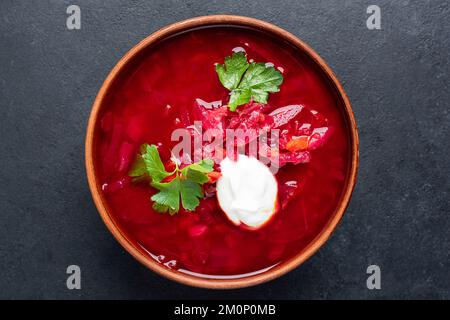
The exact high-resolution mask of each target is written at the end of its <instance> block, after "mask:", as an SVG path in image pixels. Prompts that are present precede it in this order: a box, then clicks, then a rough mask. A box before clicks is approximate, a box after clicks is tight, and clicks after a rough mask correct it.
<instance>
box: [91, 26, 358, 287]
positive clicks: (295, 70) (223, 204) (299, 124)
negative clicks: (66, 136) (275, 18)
mask: <svg viewBox="0 0 450 320" xmlns="http://www.w3.org/2000/svg"><path fill="white" fill-rule="evenodd" d="M104 104H106V105H107V107H106V108H103V110H102V111H101V112H100V114H99V124H98V129H97V130H96V134H95V144H94V153H95V155H96V156H95V159H96V163H95V167H96V171H97V175H98V180H99V181H100V184H101V192H102V196H103V198H104V201H105V202H106V205H107V208H108V211H109V213H110V215H111V216H112V217H113V219H114V221H115V223H116V224H117V225H119V226H120V228H121V230H122V231H123V232H125V233H126V234H127V237H128V238H129V239H131V240H132V241H133V242H134V243H135V245H136V246H139V247H140V248H142V250H144V251H145V252H146V253H147V254H148V255H149V256H151V257H152V258H154V259H155V260H156V261H157V262H159V263H160V264H162V265H164V266H165V267H167V268H170V269H175V270H178V271H180V272H184V273H188V274H192V275H196V276H199V277H210V278H215V277H216V278H227V277H229V278H233V277H242V276H245V275H249V274H255V273H258V272H263V271H265V270H268V269H270V268H272V267H274V266H276V265H278V264H280V263H282V262H284V261H287V260H289V259H290V258H292V257H293V256H295V255H296V254H298V252H300V251H302V250H303V249H305V248H306V247H307V246H308V245H309V244H310V243H311V242H312V241H313V240H314V239H315V237H317V236H318V235H319V234H320V232H321V231H322V230H323V228H324V227H325V226H326V224H327V222H328V221H329V220H330V219H331V218H332V216H333V214H334V212H335V210H336V208H337V207H338V205H339V202H340V199H341V197H342V194H343V193H344V191H345V189H346V185H347V177H348V173H349V170H350V163H351V142H350V141H351V140H350V137H349V133H348V128H347V124H346V120H345V116H344V114H343V111H342V110H343V102H342V101H341V99H340V98H339V95H338V94H337V93H336V90H335V88H334V87H333V85H332V84H331V82H330V81H329V79H328V78H327V77H326V76H325V75H324V73H323V71H322V70H321V69H320V68H319V67H318V66H317V65H316V64H315V62H314V61H312V60H311V58H309V57H308V56H307V55H306V54H304V53H301V52H299V51H298V49H296V48H294V47H293V46H290V45H289V44H287V43H285V42H282V41H281V40H278V39H276V38H274V37H273V36H271V35H269V34H266V33H264V32H262V31H257V30H253V29H250V28H243V27H237V26H211V27H206V28H198V29H193V30H189V31H186V32H183V33H179V34H176V35H174V36H171V37H169V38H167V39H164V40H161V41H159V42H157V43H156V44H155V45H153V46H151V47H149V48H147V49H146V50H144V52H143V53H141V54H140V55H139V56H138V57H137V58H136V59H135V61H133V63H132V64H130V65H129V66H128V69H127V72H124V73H122V74H121V76H120V77H119V78H118V79H117V81H115V83H114V86H113V90H111V92H110V94H109V95H108V96H107V98H106V99H105V102H104Z"/></svg>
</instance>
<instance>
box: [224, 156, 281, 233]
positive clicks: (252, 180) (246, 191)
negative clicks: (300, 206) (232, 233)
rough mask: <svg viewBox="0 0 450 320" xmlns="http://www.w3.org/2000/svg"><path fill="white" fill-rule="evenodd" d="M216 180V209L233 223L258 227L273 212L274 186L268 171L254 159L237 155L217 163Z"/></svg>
mask: <svg viewBox="0 0 450 320" xmlns="http://www.w3.org/2000/svg"><path fill="white" fill-rule="evenodd" d="M220 169H221V171H222V176H221V177H220V178H219V180H218V181H217V199H218V200H219V204H220V207H221V208H222V210H223V212H224V213H225V214H226V215H227V217H228V219H230V220H231V221H232V222H233V223H234V224H236V225H240V224H241V223H243V224H245V225H247V226H248V227H251V228H258V227H260V226H262V225H263V224H264V223H265V222H267V221H268V220H269V219H270V218H271V217H272V215H273V214H274V213H275V212H276V202H277V193H278V185H277V181H276V179H275V177H274V175H273V174H272V172H270V169H269V168H268V167H267V166H266V165H264V164H263V163H262V162H261V161H259V160H258V159H256V158H254V157H247V156H246V155H241V154H240V155H239V157H238V160H237V161H233V160H231V159H229V158H228V157H227V158H225V159H223V160H222V161H221V162H220Z"/></svg>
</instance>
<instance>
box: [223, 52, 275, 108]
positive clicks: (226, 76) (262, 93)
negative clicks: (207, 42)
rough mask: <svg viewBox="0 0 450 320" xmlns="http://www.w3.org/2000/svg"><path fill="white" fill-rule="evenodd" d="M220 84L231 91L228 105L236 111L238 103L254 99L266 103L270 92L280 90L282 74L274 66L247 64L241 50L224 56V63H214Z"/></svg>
mask: <svg viewBox="0 0 450 320" xmlns="http://www.w3.org/2000/svg"><path fill="white" fill-rule="evenodd" d="M216 72H217V74H218V76H219V80H220V82H221V83H222V85H223V86H224V87H225V88H227V89H228V90H230V91H231V94H230V101H229V102H228V107H229V108H230V110H231V111H236V108H237V107H238V106H240V105H243V104H246V103H248V102H250V100H251V99H252V98H253V100H254V101H256V102H260V103H267V99H268V97H269V93H270V92H278V91H280V88H279V87H280V85H281V84H282V83H283V76H282V75H281V73H280V72H279V71H277V70H275V68H274V67H271V66H266V64H264V63H255V62H252V63H251V64H249V63H248V62H247V58H246V57H245V54H244V53H243V52H238V53H233V55H232V56H231V57H226V58H225V64H223V65H221V64H218V65H216Z"/></svg>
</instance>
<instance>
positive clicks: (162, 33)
mask: <svg viewBox="0 0 450 320" xmlns="http://www.w3.org/2000/svg"><path fill="white" fill-rule="evenodd" d="M214 25H230V26H241V27H249V28H253V29H256V30H261V31H264V32H266V33H269V34H272V35H273V36H275V37H277V38H279V39H281V40H284V41H286V42H288V43H290V44H291V45H293V46H294V47H295V48H297V49H298V50H299V51H301V52H303V53H305V54H306V55H307V56H308V57H309V58H310V59H312V60H313V61H314V62H315V63H316V64H317V66H318V67H319V68H320V69H321V70H322V71H323V73H324V74H325V75H326V76H327V77H328V78H329V80H330V83H331V84H332V86H334V87H335V90H336V92H337V95H338V99H341V102H342V105H343V106H344V110H343V114H344V118H345V120H346V124H347V129H348V136H349V139H350V147H351V163H350V166H351V167H350V169H349V172H348V176H347V185H346V187H345V189H344V191H343V195H342V197H341V200H340V203H339V205H338V207H337V208H336V210H335V212H334V214H333V216H332V217H331V218H330V220H329V221H328V223H327V225H326V226H325V227H324V229H323V230H322V231H321V232H320V234H318V235H317V236H316V238H315V239H314V240H313V241H312V242H311V243H310V244H309V245H308V246H307V247H306V248H304V249H303V250H302V251H301V252H298V254H297V255H295V256H294V257H292V258H291V259H290V260H288V261H285V262H283V263H280V264H278V265H277V266H275V267H273V268H272V269H270V270H268V271H265V272H263V273H259V274H256V275H251V276H247V277H243V278H233V279H209V278H200V277H196V276H192V275H188V274H185V273H181V272H178V271H176V270H172V269H168V268H166V267H164V266H163V265H162V264H160V263H158V262H157V261H155V260H154V259H153V258H152V257H150V256H149V255H148V253H146V252H145V251H144V250H143V249H142V248H140V247H138V246H137V245H135V244H134V243H133V242H132V241H131V240H130V239H129V238H128V237H127V236H126V234H125V233H124V232H123V231H122V230H121V227H120V226H119V225H118V224H117V223H116V222H115V221H114V218H113V217H112V216H111V215H110V214H109V212H108V206H107V203H106V201H105V199H104V198H103V195H102V191H101V186H100V182H99V180H98V179H97V175H96V170H95V163H96V162H95V159H94V155H95V153H94V150H93V148H94V133H95V131H96V130H97V126H98V122H99V121H98V116H99V113H100V111H101V110H102V108H105V107H106V104H104V103H103V102H104V100H105V96H106V95H107V94H108V92H109V90H112V89H111V88H112V85H113V82H114V80H115V79H116V77H118V75H119V74H120V73H121V72H124V70H125V68H126V67H127V66H128V65H129V64H131V62H132V60H133V59H134V58H135V57H136V56H137V55H138V54H139V53H140V52H142V51H143V50H144V49H146V48H148V47H150V46H152V45H154V44H155V43H156V42H158V41H160V40H162V39H165V38H167V37H170V36H172V35H174V34H178V33H180V32H183V31H186V30H191V29H193V28H199V27H206V26H214ZM358 154H359V152H358V133H357V128H356V122H355V118H354V116H353V112H352V108H351V106H350V102H349V100H348V98H347V95H346V94H345V92H344V89H343V88H342V86H341V84H340V83H339V81H338V80H337V78H336V76H335V75H334V73H333V71H331V69H330V68H329V67H328V66H327V64H326V63H325V61H324V60H323V59H322V58H321V57H320V56H319V55H318V54H317V53H316V52H315V51H314V50H313V49H311V48H310V47H309V46H308V45H307V44H305V43H304V42H303V41H301V40H300V39H299V38H297V37H296V36H294V35H293V34H291V33H289V32H287V31H286V30H283V29H281V28H279V27H277V26H275V25H272V24H270V23H267V22H264V21H260V20H256V19H253V18H248V17H241V16H230V15H214V16H205V17H198V18H193V19H188V20H185V21H181V22H177V23H174V24H171V25H169V26H167V27H165V28H163V29H161V30H159V31H157V32H155V33H153V34H151V35H150V36H148V37H147V38H145V39H144V40H143V41H141V42H140V43H139V44H138V45H136V46H135V47H134V48H132V49H131V50H130V51H128V52H127V53H126V54H125V55H124V56H123V58H122V59H120V61H119V62H118V63H117V65H116V66H115V67H114V68H113V69H112V71H111V72H110V74H109V75H108V77H107V78H106V80H105V82H104V83H103V85H102V87H101V89H100V91H99V93H98V95H97V98H96V99H95V101H94V105H93V107H92V112H91V115H90V118H89V123H88V127H87V134H86V170H87V177H88V181H89V187H90V190H91V193H92V196H93V199H94V202H95V205H96V206H97V209H98V211H99V213H100V216H101V217H102V219H103V221H104V222H105V224H106V226H107V227H108V229H109V230H110V231H111V233H112V234H113V235H114V237H115V238H116V239H117V241H119V243H120V244H121V245H122V246H123V247H124V248H125V249H126V250H127V251H128V252H129V253H130V254H131V255H132V256H134V257H135V258H136V259H137V260H138V261H140V262H141V263H142V264H144V265H145V266H147V267H148V268H150V269H152V270H153V271H155V272H156V273H158V274H160V275H162V276H164V277H166V278H169V279H171V280H175V281H178V282H181V283H184V284H187V285H191V286H197V287H205V288H214V289H229V288H239V287H246V286H252V285H256V284H259V283H262V282H266V281H269V280H272V279H275V278H277V277H279V276H281V275H283V274H285V273H286V272H289V271H290V270H292V269H294V268H296V267H297V266H299V265H300V264H301V263H303V262H304V261H305V260H306V259H308V258H309V257H311V256H312V255H313V254H314V253H315V252H316V251H317V250H318V249H319V248H320V247H321V246H322V245H323V244H324V243H325V241H326V240H327V239H328V238H329V237H330V235H331V233H332V232H333V230H334V229H335V228H336V225H337V224H338V222H339V220H340V219H341V218H342V216H343V214H344V211H345V209H346V208H347V205H348V203H349V200H350V196H351V194H352V191H353V188H354V186H355V182H356V174H357V169H358Z"/></svg>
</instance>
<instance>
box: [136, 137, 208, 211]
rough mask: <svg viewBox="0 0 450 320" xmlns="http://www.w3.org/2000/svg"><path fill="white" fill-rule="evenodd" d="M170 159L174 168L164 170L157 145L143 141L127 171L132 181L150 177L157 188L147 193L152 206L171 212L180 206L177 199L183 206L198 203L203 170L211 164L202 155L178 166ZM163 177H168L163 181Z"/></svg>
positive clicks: (193, 207)
mask: <svg viewBox="0 0 450 320" xmlns="http://www.w3.org/2000/svg"><path fill="white" fill-rule="evenodd" d="M174 162H175V169H174V171H172V172H168V171H166V168H165V167H164V165H163V163H162V161H161V157H160V156H159V152H158V148H157V147H156V146H155V145H153V144H152V145H148V144H143V145H142V146H141V152H140V153H139V154H138V155H137V156H136V159H135V161H134V163H133V165H132V166H131V170H130V172H129V173H128V174H129V176H130V177H132V178H133V181H141V180H144V179H146V178H150V180H151V183H150V184H151V186H152V187H154V188H155V189H158V190H159V192H158V193H155V194H154V195H153V196H152V197H151V200H152V201H153V202H154V203H153V209H155V210H156V211H158V212H168V213H170V214H171V215H174V214H175V213H177V212H178V211H179V210H180V200H181V205H182V207H183V208H184V209H185V210H188V211H193V210H195V208H196V207H197V206H198V205H199V204H200V201H199V199H202V198H203V197H204V194H203V190H202V187H201V185H202V184H204V183H205V182H207V181H208V176H207V173H209V172H211V171H213V165H214V162H213V161H212V160H210V159H205V160H202V161H199V162H196V163H193V164H190V165H188V166H185V167H183V168H182V169H180V168H179V166H178V163H177V162H176V161H174ZM168 177H170V178H168ZM166 178H168V179H167V180H168V181H167V182H164V181H163V180H164V179H166Z"/></svg>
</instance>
